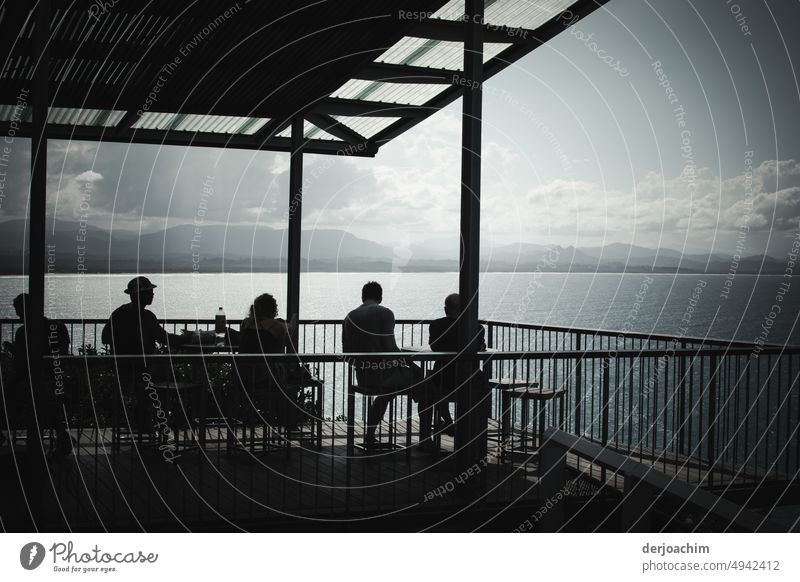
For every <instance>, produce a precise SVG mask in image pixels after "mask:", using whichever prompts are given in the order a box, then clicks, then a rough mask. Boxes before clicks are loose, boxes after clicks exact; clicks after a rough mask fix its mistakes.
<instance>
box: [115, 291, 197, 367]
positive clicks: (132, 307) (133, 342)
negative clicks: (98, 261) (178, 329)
mask: <svg viewBox="0 0 800 582" xmlns="http://www.w3.org/2000/svg"><path fill="white" fill-rule="evenodd" d="M155 288H156V286H155V285H153V284H152V283H151V282H150V279H148V278H147V277H136V278H135V279H131V280H130V281H128V287H127V288H126V289H125V293H127V294H128V295H130V297H131V302H130V303H126V304H125V305H121V306H120V307H117V308H116V309H115V310H114V312H113V313H112V314H111V317H110V318H109V320H108V323H106V325H105V327H104V328H103V334H102V339H103V343H104V344H108V345H110V346H111V353H112V354H117V355H123V354H130V355H148V354H154V353H156V342H158V343H159V344H161V345H179V344H182V343H185V342H186V341H188V339H189V336H186V337H182V336H180V335H175V334H172V333H169V332H167V330H165V329H164V328H163V327H161V325H160V324H159V323H158V319H156V316H155V314H154V313H153V312H152V311H149V310H148V309H147V306H148V305H150V304H152V303H153V289H155Z"/></svg>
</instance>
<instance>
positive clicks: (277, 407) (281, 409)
mask: <svg viewBox="0 0 800 582" xmlns="http://www.w3.org/2000/svg"><path fill="white" fill-rule="evenodd" d="M286 352H288V353H296V349H295V347H294V345H293V344H292V341H291V330H290V326H289V324H287V323H286V321H284V320H283V319H280V318H279V317H278V303H277V301H275V298H274V297H273V296H272V295H270V294H269V293H264V294H262V295H259V296H258V297H256V298H255V300H254V301H253V304H252V305H251V306H250V312H249V314H248V316H247V317H246V318H245V319H243V320H242V325H241V334H240V336H239V353H241V354H283V353H286ZM241 370H242V373H243V375H244V376H250V378H253V379H255V381H256V382H264V383H272V384H275V385H276V386H277V387H278V388H279V389H280V390H281V391H285V395H284V396H283V397H282V396H281V394H280V393H278V391H275V390H271V391H269V392H268V393H267V409H268V411H269V413H270V414H271V415H272V416H273V417H274V418H275V419H276V420H277V421H278V423H279V424H281V425H282V426H285V427H288V428H295V427H296V426H297V412H298V410H297V395H298V392H299V388H298V387H295V388H292V389H288V387H287V375H288V366H286V365H283V364H277V365H276V364H270V365H269V366H267V365H263V364H252V365H250V364H245V365H243V366H242V367H241ZM268 375H269V377H267V376H268ZM243 380H245V381H248V380H249V378H243Z"/></svg>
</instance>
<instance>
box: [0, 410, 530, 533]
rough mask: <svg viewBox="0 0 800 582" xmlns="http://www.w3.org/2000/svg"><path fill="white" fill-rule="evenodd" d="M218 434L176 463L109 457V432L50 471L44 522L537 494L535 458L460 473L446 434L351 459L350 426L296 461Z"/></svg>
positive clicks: (136, 523)
mask: <svg viewBox="0 0 800 582" xmlns="http://www.w3.org/2000/svg"><path fill="white" fill-rule="evenodd" d="M417 428H418V427H417V426H416V424H415V425H413V428H412V432H413V440H412V442H414V443H416V442H417V440H418V439H417ZM218 436H220V435H218V434H217V433H216V432H215V430H214V429H210V430H209V431H208V434H207V442H206V446H205V448H200V447H199V446H197V445H196V443H195V444H193V445H192V446H188V447H187V448H181V449H179V455H178V456H177V457H176V459H175V462H172V463H170V462H165V458H164V456H163V454H162V452H161V451H159V450H158V448H157V447H156V446H153V445H145V446H143V447H141V448H140V447H135V446H133V445H132V444H131V443H126V444H123V445H122V446H121V448H120V449H119V451H118V452H116V453H112V447H111V441H110V433H109V434H104V433H101V434H93V435H91V442H90V443H83V444H82V445H81V446H79V447H78V448H77V450H76V454H75V455H73V456H71V457H68V458H67V459H64V460H61V461H59V462H57V463H56V462H54V463H52V466H51V468H52V470H51V473H50V480H51V483H48V484H47V487H46V489H48V490H49V492H50V494H49V495H48V496H47V502H46V510H45V514H46V517H47V521H48V522H52V523H53V524H54V527H55V528H56V529H61V528H64V527H70V528H76V529H90V530H95V529H103V528H104V527H107V528H109V529H115V530H121V529H134V530H138V529H148V530H151V529H158V528H164V529H170V530H175V529H179V530H180V529H183V528H186V529H197V528H198V527H204V526H208V527H212V528H215V527H218V528H222V529H237V528H241V529H253V524H254V523H255V524H262V525H264V524H269V523H275V524H279V523H282V522H287V521H291V520H311V521H320V520H322V521H335V522H340V523H342V525H346V523H345V522H348V521H351V520H366V519H374V520H381V519H383V518H385V517H387V516H398V515H402V514H405V513H409V512H412V513H420V512H430V513H437V512H439V513H441V512H443V511H445V512H448V513H457V512H458V511H459V510H461V509H463V508H465V507H467V506H468V505H469V504H473V505H479V506H480V507H482V508H496V509H501V508H503V507H506V506H508V505H510V504H513V503H525V502H527V503H534V502H535V501H536V499H537V495H538V491H537V488H536V484H537V478H536V461H535V457H534V458H526V459H522V460H518V461H517V462H514V463H510V462H500V459H499V455H498V454H497V452H496V451H493V450H491V448H490V450H489V454H488V455H487V456H486V457H485V458H484V459H483V462H479V463H476V464H475V465H474V466H472V470H471V471H470V472H466V471H465V470H464V469H466V468H464V469H461V470H460V469H457V468H456V459H455V455H453V454H452V451H453V443H452V439H451V438H449V437H446V436H444V437H443V438H442V451H441V453H440V454H438V455H437V454H432V453H424V452H421V451H419V450H418V449H417V448H416V447H412V448H411V449H408V450H405V449H401V450H396V451H387V452H381V453H376V454H372V455H365V454H364V453H362V452H361V451H358V450H356V451H355V453H354V455H353V456H351V457H348V456H347V446H346V444H347V443H346V428H345V425H344V424H343V423H333V424H331V423H329V424H328V425H327V426H326V427H325V428H324V432H323V438H322V447H321V448H320V449H316V448H314V447H313V446H311V445H312V443H310V442H308V441H307V440H303V441H292V446H291V447H290V448H289V450H288V454H287V452H286V450H285V449H276V450H267V451H265V450H249V449H246V448H241V447H236V448H234V449H230V448H229V447H228V445H227V443H226V441H225V439H224V438H217V437H218ZM257 440H258V439H257ZM81 442H82V441H81ZM97 443H105V444H104V446H97ZM490 447H491V443H490ZM56 493H57V494H56ZM14 509H16V510H18V511H22V510H24V507H19V506H18V507H16V508H14V507H12V508H11V511H14ZM8 512H9V508H6V509H5V515H6V518H7V517H8ZM0 515H3V514H2V513H0ZM311 521H309V524H308V525H309V529H314V524H312V523H311ZM375 523H376V524H379V523H380V522H379V521H377V522H375ZM376 529H380V527H379V526H377V525H376Z"/></svg>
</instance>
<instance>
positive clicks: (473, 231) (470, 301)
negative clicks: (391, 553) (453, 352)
mask: <svg viewBox="0 0 800 582" xmlns="http://www.w3.org/2000/svg"><path fill="white" fill-rule="evenodd" d="M483 4H484V0H467V1H466V5H465V12H466V18H465V20H466V22H465V24H464V27H465V38H464V76H465V78H466V79H468V80H469V83H467V84H466V86H465V88H464V97H463V112H462V126H461V127H462V129H461V253H460V259H461V261H460V268H459V285H458V289H459V294H460V295H461V305H462V312H461V317H460V319H459V342H460V344H461V347H462V350H463V353H467V354H469V353H474V352H475V351H476V349H477V346H476V344H475V342H474V339H475V337H476V335H477V334H478V325H479V324H478V280H479V275H480V272H479V268H480V226H481V223H480V210H481V208H480V198H481V118H482V86H483V26H482V23H483ZM459 371H460V374H459V375H460V386H461V389H460V390H459V396H458V410H457V412H458V413H459V415H460V417H461V419H460V420H459V422H458V423H457V424H456V443H455V445H456V450H457V451H458V455H459V460H458V462H459V464H462V465H466V464H471V463H472V462H474V460H475V458H476V457H480V456H481V455H480V452H481V451H482V450H483V451H485V447H486V443H485V442H481V440H482V439H481V437H480V433H481V432H485V428H486V427H485V423H486V418H485V417H486V414H485V413H484V412H483V408H484V406H482V405H481V404H480V403H479V401H480V398H479V396H482V392H483V390H482V387H481V386H480V382H481V379H480V375H479V374H478V363H477V362H476V361H464V362H462V363H461V365H460V366H459ZM481 423H483V426H482V425H481Z"/></svg>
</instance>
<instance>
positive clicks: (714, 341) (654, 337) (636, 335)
mask: <svg viewBox="0 0 800 582" xmlns="http://www.w3.org/2000/svg"><path fill="white" fill-rule="evenodd" d="M58 321H61V322H63V323H65V324H86V325H99V324H104V323H106V322H107V321H108V320H107V319H101V318H92V319H81V318H59V319H58ZM159 321H160V322H162V323H166V324H179V323H193V324H196V325H213V324H214V319H213V318H209V319H194V318H191V317H186V318H169V319H160V320H159ZM432 321H433V320H432V319H419V320H416V319H398V320H396V322H395V323H396V324H397V325H428V324H430V323H431V322H432ZM241 322H242V319H228V320H227V323H228V324H229V325H240V324H241ZM19 323H20V320H19V319H11V318H4V319H0V325H3V324H19ZM298 323H299V325H300V326H307V325H337V324H341V323H342V320H341V319H331V318H325V319H301V320H300V321H299V322H298ZM479 323H480V324H481V325H486V326H503V327H509V328H512V329H528V330H541V331H552V332H557V333H569V334H578V335H579V334H584V335H590V336H600V337H624V338H629V339H641V340H648V341H673V342H681V343H682V344H683V343H695V344H701V345H714V346H730V347H753V346H756V345H758V344H755V343H753V342H748V341H742V340H728V339H722V338H712V337H697V336H683V335H682V336H674V335H669V334H659V333H650V332H647V333H645V332H636V331H621V330H613V329H593V328H583V327H574V326H559V325H547V324H541V323H522V322H513V321H505V320H491V319H481V320H479ZM763 345H764V346H765V347H767V346H769V347H791V348H795V347H799V348H800V344H781V343H775V342H770V343H765V344H763Z"/></svg>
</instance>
